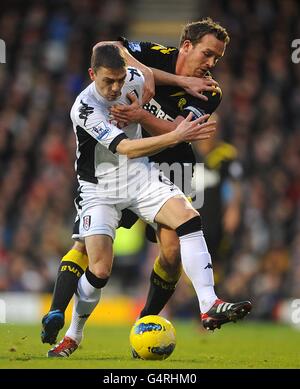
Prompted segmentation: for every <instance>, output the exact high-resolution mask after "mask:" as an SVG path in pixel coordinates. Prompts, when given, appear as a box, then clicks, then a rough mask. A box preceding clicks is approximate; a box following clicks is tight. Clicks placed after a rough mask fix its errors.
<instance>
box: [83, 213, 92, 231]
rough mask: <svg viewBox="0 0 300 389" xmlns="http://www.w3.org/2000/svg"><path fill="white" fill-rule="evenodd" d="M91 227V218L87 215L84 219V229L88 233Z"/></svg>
mask: <svg viewBox="0 0 300 389" xmlns="http://www.w3.org/2000/svg"><path fill="white" fill-rule="evenodd" d="M90 226H91V216H90V215H87V216H84V217H83V228H84V229H85V230H86V231H88V230H89V229H90Z"/></svg>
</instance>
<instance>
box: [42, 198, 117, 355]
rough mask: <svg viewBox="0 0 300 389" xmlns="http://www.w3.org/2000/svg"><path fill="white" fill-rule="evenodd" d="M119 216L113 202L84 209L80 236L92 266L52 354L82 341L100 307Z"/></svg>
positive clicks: (65, 351) (80, 284)
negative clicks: (92, 316)
mask: <svg viewBox="0 0 300 389" xmlns="http://www.w3.org/2000/svg"><path fill="white" fill-rule="evenodd" d="M119 219H120V212H119V211H117V210H116V208H115V207H114V206H110V205H102V204H100V205H97V206H94V207H92V208H88V209H87V211H86V212H85V211H84V212H83V214H82V217H81V218H80V237H81V238H85V244H86V250H87V255H88V257H89V266H88V268H87V269H86V271H85V273H84V274H83V276H82V277H81V278H80V279H79V282H78V287H77V292H76V294H75V296H74V306H73V312H72V321H71V325H70V327H69V329H68V330H67V332H66V335H65V337H64V338H63V340H62V341H61V342H60V344H58V345H57V346H56V347H54V348H53V349H51V350H50V351H49V352H48V356H49V357H67V356H69V355H70V354H71V353H72V352H74V351H75V350H76V349H77V347H78V345H79V343H80V342H81V340H82V337H83V329H84V325H85V323H86V321H87V319H88V317H89V316H90V314H91V313H92V312H93V310H94V309H95V307H96V306H97V304H98V302H99V300H100V296H101V289H102V288H103V287H104V286H105V285H106V283H107V281H108V278H109V276H110V273H111V267H112V262H113V251H112V242H113V239H114V237H115V229H116V227H117V225H118V222H119Z"/></svg>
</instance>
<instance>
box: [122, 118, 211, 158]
mask: <svg viewBox="0 0 300 389" xmlns="http://www.w3.org/2000/svg"><path fill="white" fill-rule="evenodd" d="M207 119H208V115H205V116H203V117H201V118H199V119H197V120H193V121H192V114H190V115H188V117H187V118H186V119H184V120H183V121H182V122H181V123H180V124H179V125H178V126H177V127H176V129H175V130H174V131H172V132H169V133H167V134H164V135H159V136H155V137H150V138H144V139H122V140H120V142H119V143H118V144H117V145H116V147H115V148H116V151H117V152H118V153H119V154H123V155H127V156H128V158H138V157H143V156H149V155H152V154H156V153H158V152H160V151H162V150H164V149H165V148H168V147H172V146H176V145H177V144H179V143H181V142H189V141H192V140H200V139H207V138H209V137H210V135H211V134H212V133H213V132H214V131H215V123H214V122H209V123H207V122H205V121H206V120H207Z"/></svg>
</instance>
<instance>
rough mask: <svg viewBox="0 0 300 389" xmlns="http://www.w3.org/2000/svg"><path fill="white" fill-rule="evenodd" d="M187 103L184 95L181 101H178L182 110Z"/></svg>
mask: <svg viewBox="0 0 300 389" xmlns="http://www.w3.org/2000/svg"><path fill="white" fill-rule="evenodd" d="M185 104H186V99H185V98H184V97H182V98H181V99H180V100H179V101H178V108H179V109H180V111H182V110H183V106H184V105H185Z"/></svg>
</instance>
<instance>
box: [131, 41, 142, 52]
mask: <svg viewBox="0 0 300 389" xmlns="http://www.w3.org/2000/svg"><path fill="white" fill-rule="evenodd" d="M128 47H129V48H130V50H131V51H142V49H141V45H140V42H129V43H128Z"/></svg>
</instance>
